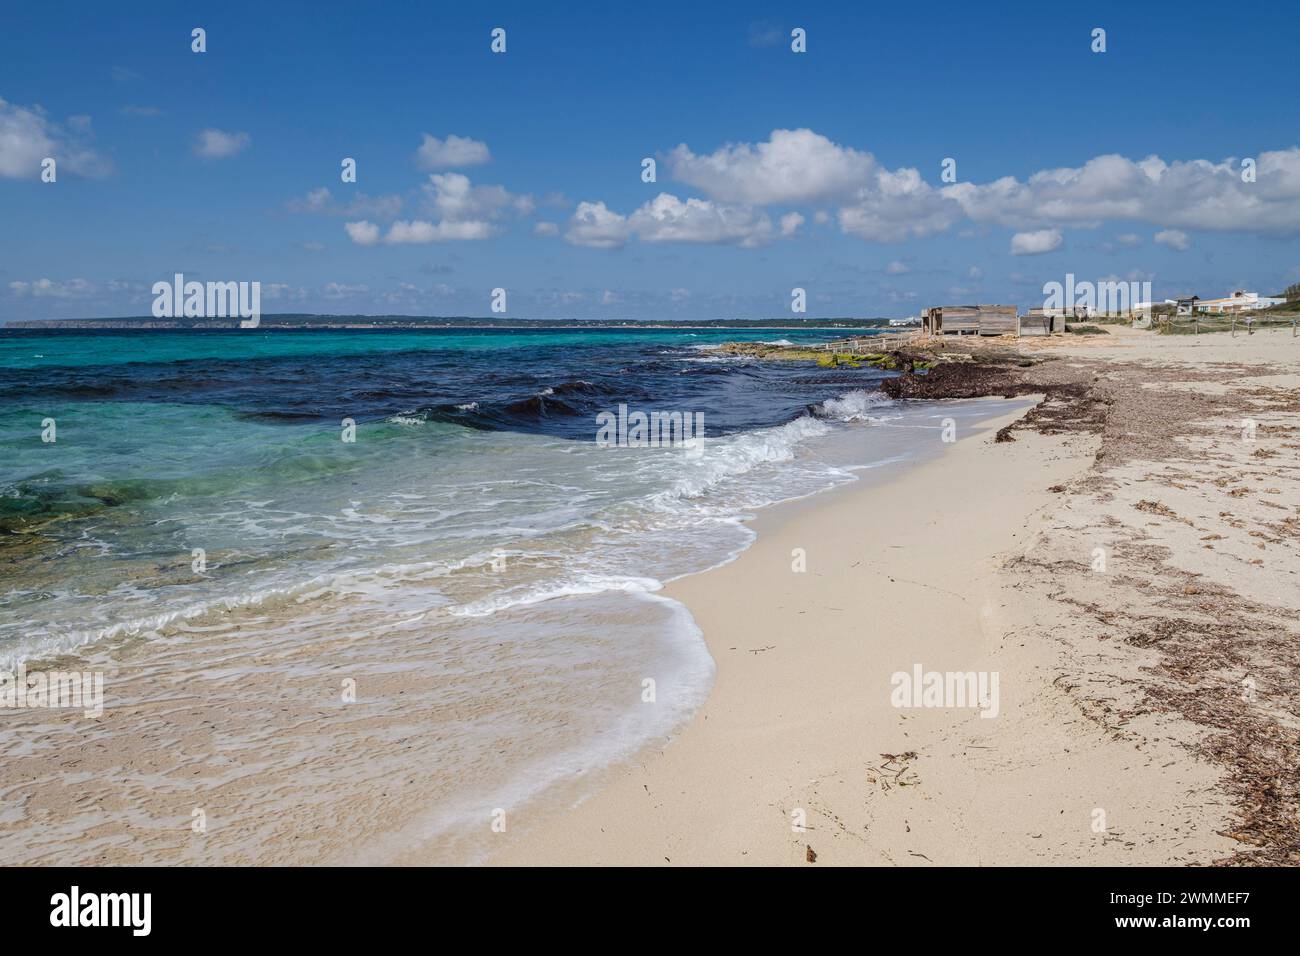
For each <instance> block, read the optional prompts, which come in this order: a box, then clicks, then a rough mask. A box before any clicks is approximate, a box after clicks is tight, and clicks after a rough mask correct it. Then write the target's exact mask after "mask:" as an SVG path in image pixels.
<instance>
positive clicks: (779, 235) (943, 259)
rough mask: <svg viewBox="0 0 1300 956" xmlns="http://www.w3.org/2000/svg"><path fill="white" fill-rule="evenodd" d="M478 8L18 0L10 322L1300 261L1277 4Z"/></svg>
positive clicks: (1, 171)
mask: <svg viewBox="0 0 1300 956" xmlns="http://www.w3.org/2000/svg"><path fill="white" fill-rule="evenodd" d="M469 6H470V5H456V6H450V5H448V6H447V7H445V8H444V6H443V5H440V4H431V3H369V4H349V5H346V6H344V5H337V8H335V6H334V5H330V4H301V5H291V4H277V5H275V7H274V13H273V14H271V13H270V11H271V10H272V9H273V8H272V6H271V5H269V4H246V3H241V2H225V3H219V4H218V3H213V4H183V3H153V4H151V3H132V4H129V5H106V4H93V3H84V4H61V3H43V4H22V5H18V4H13V5H10V7H9V9H8V10H7V11H6V13H5V15H4V29H3V31H0V100H3V101H4V102H3V105H0V319H18V318H46V317H74V316H108V315H130V314H145V313H147V312H148V311H149V307H150V304H151V302H152V295H151V294H150V291H149V290H150V287H151V286H152V284H153V283H154V282H155V281H158V280H161V279H169V278H170V277H171V276H172V275H173V274H174V273H176V272H183V273H184V274H185V275H186V277H187V279H198V280H219V281H231V280H247V281H252V280H257V281H260V282H261V283H262V288H263V302H262V309H263V312H268V313H269V312H280V311H294V312H303V311H305V312H334V313H371V314H378V313H397V314H412V315H488V314H489V297H490V292H491V290H492V289H493V288H496V287H502V288H505V289H506V290H507V293H508V297H509V298H508V306H509V308H508V314H510V315H514V316H523V317H539V318H566V317H572V318H605V317H608V318H643V319H654V318H670V319H692V318H710V317H722V318H726V317H768V316H785V315H789V314H790V290H791V289H792V288H794V287H802V288H805V289H806V290H807V294H808V313H807V314H808V315H810V316H818V315H824V316H843V315H889V316H901V315H908V314H912V313H915V312H916V311H918V310H919V309H920V308H921V307H923V306H925V305H929V304H936V303H939V302H944V301H981V302H1010V303H1014V304H1017V305H1021V306H1030V305H1034V304H1041V301H1042V298H1043V295H1042V286H1043V284H1044V283H1045V282H1049V281H1064V277H1065V275H1066V273H1068V272H1072V273H1074V274H1075V275H1076V276H1077V277H1078V278H1079V279H1080V280H1083V279H1089V280H1094V281H1095V280H1100V279H1108V278H1110V279H1113V278H1118V279H1130V280H1150V281H1151V282H1152V283H1153V290H1154V292H1155V294H1156V296H1157V297H1163V296H1165V295H1172V294H1176V293H1184V292H1189V293H1190V292H1197V293H1199V294H1201V295H1202V296H1209V295H1220V294H1226V293H1227V292H1230V291H1231V290H1232V289H1233V288H1246V289H1249V290H1252V291H1259V292H1261V293H1273V292H1276V291H1278V290H1280V289H1281V288H1282V287H1283V286H1285V285H1287V284H1288V283H1290V282H1294V281H1296V280H1297V279H1300V244H1298V242H1297V239H1298V237H1300V129H1298V128H1297V127H1298V126H1300V111H1298V110H1297V109H1296V108H1295V104H1296V103H1297V102H1298V101H1300V73H1297V71H1296V70H1295V69H1294V58H1293V57H1292V56H1290V54H1289V52H1288V47H1287V42H1288V37H1290V36H1292V35H1293V34H1294V33H1295V30H1296V27H1297V26H1300V14H1297V13H1296V7H1295V5H1294V4H1277V5H1273V6H1271V5H1268V4H1264V5H1255V6H1252V7H1250V9H1249V12H1248V13H1247V12H1243V11H1241V10H1239V9H1238V8H1233V7H1231V6H1228V5H1220V6H1218V7H1216V8H1214V9H1213V10H1211V9H1208V8H1207V9H1201V10H1196V9H1194V8H1191V7H1189V6H1188V5H1186V4H1172V3H1171V4H1156V3H1152V4H1142V5H1141V8H1140V9H1139V8H1138V5H1135V4H1104V3H1088V4H1042V3H1032V4H1031V3H1026V4H1008V5H1001V6H1000V7H999V9H998V11H997V12H996V13H990V12H986V11H981V10H979V9H977V7H976V5H972V4H951V5H949V4H943V3H926V4H914V5H910V6H904V5H889V6H888V7H886V6H882V5H874V4H872V5H869V4H860V3H854V4H847V3H845V4H766V3H743V4H742V3H736V4H701V3H681V4H678V3H654V4H647V5H643V6H642V5H636V6H633V5H629V4H583V3H570V4H563V5H554V6H550V5H547V6H543V5H541V4H537V3H527V4H485V5H482V6H478V5H475V6H474V8H473V9H466V8H467V7H469ZM194 27H203V28H204V29H205V30H206V31H207V52H205V53H201V54H199V53H194V52H192V51H191V48H190V47H191V35H190V34H191V30H192V29H193V28H194ZM494 27H501V28H504V29H505V30H506V52H505V53H504V54H494V53H492V52H491V50H490V48H489V46H490V31H491V30H492V29H493V28H494ZM796 27H799V28H802V29H804V30H806V33H807V52H806V53H795V52H793V51H792V50H791V47H790V44H791V40H790V32H791V30H792V29H794V28H796ZM1096 27H1101V28H1103V29H1105V31H1106V51H1105V52H1104V53H1094V52H1092V49H1091V46H1092V44H1093V39H1092V31H1093V29H1094V28H1096ZM429 137H431V138H432V139H427V138H429ZM422 146H423V147H424V148H423V149H422ZM45 156H52V157H54V158H55V159H56V162H57V163H58V166H57V172H58V178H57V181H56V182H54V183H44V182H41V180H40V163H41V160H42V159H43V158H44V157H45ZM344 157H353V158H355V159H356V161H357V171H358V175H357V179H358V181H357V182H356V183H355V184H351V183H344V182H341V181H340V175H339V173H340V161H341V160H342V159H343V158H344ZM644 157H654V158H655V159H656V162H657V182H655V183H645V182H643V181H642V177H641V171H642V168H641V161H642V159H643V158H644ZM945 158H952V159H954V160H955V161H956V182H955V183H947V182H944V181H943V180H942V179H941V164H942V162H943V160H944V159H945ZM1243 158H1252V159H1254V160H1255V161H1256V164H1257V168H1256V178H1255V181H1254V182H1243V181H1242V178H1241V166H1240V163H1241V160H1242V159H1243ZM322 190H328V193H325V192H322Z"/></svg>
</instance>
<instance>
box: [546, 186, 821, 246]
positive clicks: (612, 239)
mask: <svg viewBox="0 0 1300 956" xmlns="http://www.w3.org/2000/svg"><path fill="white" fill-rule="evenodd" d="M796 215H797V214H796ZM800 222H802V217H800ZM797 226H798V223H793V227H795V228H797ZM772 233H773V229H772V220H770V219H769V218H768V217H767V216H766V215H764V214H763V213H761V212H759V211H758V210H756V209H754V208H753V207H752V206H745V205H730V204H726V203H714V202H710V201H709V200H707V199H687V200H684V201H683V200H681V199H678V198H677V197H676V196H673V195H671V194H669V193H660V194H659V195H658V196H656V197H655V198H654V199H652V200H650V201H649V202H647V203H645V204H644V205H642V206H639V207H638V208H637V209H635V210H634V211H633V212H632V214H631V215H630V216H623V215H621V214H619V213H616V212H614V211H612V210H611V209H609V208H608V207H607V206H606V205H605V204H604V203H603V202H594V203H593V202H581V203H579V204H578V208H577V209H576V210H575V211H574V213H573V216H571V217H570V219H569V224H568V230H567V231H566V232H565V234H564V238H565V241H566V242H569V243H571V244H572V245H575V246H590V247H593V248H596V249H613V248H617V247H618V246H621V245H623V244H624V243H625V242H627V240H628V239H629V238H630V237H631V236H633V235H635V236H636V237H637V238H638V239H640V240H641V241H642V242H698V243H719V244H736V245H741V246H746V247H749V246H756V245H760V244H762V243H764V242H766V241H767V240H769V239H770V238H771V237H772Z"/></svg>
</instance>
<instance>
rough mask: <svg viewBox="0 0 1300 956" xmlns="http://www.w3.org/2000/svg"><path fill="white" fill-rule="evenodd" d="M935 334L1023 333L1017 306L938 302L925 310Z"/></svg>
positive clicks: (926, 320) (925, 318)
mask: <svg viewBox="0 0 1300 956" xmlns="http://www.w3.org/2000/svg"><path fill="white" fill-rule="evenodd" d="M921 323H922V325H923V326H924V328H925V331H927V332H929V333H930V334H931V335H1019V334H1020V321H1019V319H1018V318H1017V315H1016V307H1015V306H1014V305H936V306H934V307H933V308H929V309H925V310H924V311H923V312H922V313H921Z"/></svg>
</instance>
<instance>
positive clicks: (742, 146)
mask: <svg viewBox="0 0 1300 956" xmlns="http://www.w3.org/2000/svg"><path fill="white" fill-rule="evenodd" d="M668 164H669V167H670V169H671V170H672V175H673V177H674V178H675V179H677V180H680V181H681V182H684V183H688V184H690V185H692V186H695V187H696V188H698V189H700V190H702V191H703V192H704V193H705V194H706V195H708V196H710V197H711V198H713V199H718V200H721V201H723V202H735V203H750V204H753V205H760V206H761V205H767V204H769V203H782V202H801V201H807V200H813V199H827V198H833V197H836V196H845V195H848V194H850V193H852V192H853V190H855V189H856V188H859V187H860V186H862V185H863V184H864V183H865V182H866V181H867V179H868V177H870V175H871V174H872V172H873V171H874V170H875V169H876V168H877V163H876V161H875V159H874V158H873V157H872V156H871V154H870V153H861V152H858V151H857V150H854V149H850V148H848V147H844V146H838V145H836V144H835V143H833V142H831V141H830V140H829V139H827V138H826V137H825V136H822V135H821V134H819V133H814V132H813V131H812V130H810V129H795V130H790V129H777V130H773V131H772V134H771V136H769V137H768V140H767V142H764V143H758V144H752V143H735V144H729V145H727V146H724V147H722V148H721V149H718V150H716V151H714V152H713V153H710V154H708V155H706V156H697V155H695V154H694V153H693V152H691V150H690V148H689V147H688V146H687V145H686V144H685V143H682V144H681V145H679V146H678V147H677V148H676V149H674V150H673V151H672V152H671V153H669V154H668Z"/></svg>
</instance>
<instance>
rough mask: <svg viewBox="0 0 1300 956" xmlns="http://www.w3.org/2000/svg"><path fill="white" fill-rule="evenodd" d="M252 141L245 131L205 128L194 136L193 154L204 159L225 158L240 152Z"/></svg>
mask: <svg viewBox="0 0 1300 956" xmlns="http://www.w3.org/2000/svg"><path fill="white" fill-rule="evenodd" d="M252 142H253V139H252V137H251V136H249V135H248V134H247V133H227V132H224V131H222V130H219V129H211V128H209V129H205V130H203V131H202V132H200V133H199V134H198V135H197V136H196V137H195V138H194V154H195V155H196V156H201V157H203V158H204V159H227V158H229V157H231V156H234V155H236V154H238V153H242V152H243V151H244V150H245V149H247V148H248V147H249V145H250V144H251V143H252Z"/></svg>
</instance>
